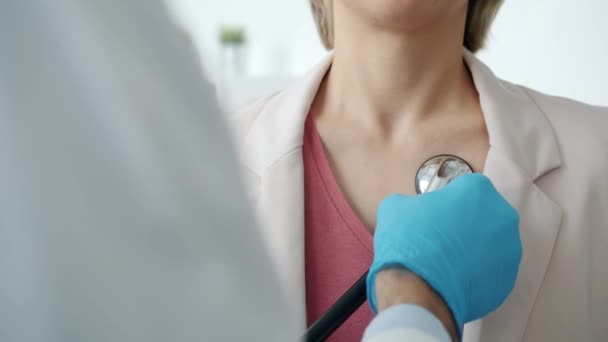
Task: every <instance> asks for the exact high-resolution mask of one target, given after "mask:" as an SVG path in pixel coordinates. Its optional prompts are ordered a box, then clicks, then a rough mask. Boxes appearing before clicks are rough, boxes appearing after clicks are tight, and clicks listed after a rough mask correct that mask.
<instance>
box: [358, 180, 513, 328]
mask: <svg viewBox="0 0 608 342" xmlns="http://www.w3.org/2000/svg"><path fill="white" fill-rule="evenodd" d="M521 255H522V246H521V240H520V237H519V215H518V214H517V211H516V210H515V209H513V207H511V205H509V203H507V201H506V200H505V199H504V198H503V197H502V196H501V195H500V194H499V193H498V192H497V191H496V189H495V188H494V186H493V185H492V183H491V182H490V180H489V179H488V178H487V177H485V176H483V175H481V174H471V175H464V176H460V177H458V178H457V179H455V180H454V181H452V182H451V183H450V184H449V185H448V186H446V187H445V188H444V189H441V190H438V191H435V192H431V193H426V194H424V195H419V196H402V195H393V196H390V197H388V198H386V199H385V200H384V201H382V203H381V204H380V207H379V209H378V221H377V226H376V232H375V234H374V262H373V264H372V266H371V268H370V272H369V275H368V278H367V294H368V299H369V302H370V305H371V307H372V309H373V310H374V311H376V296H375V292H376V291H375V280H376V274H377V273H378V272H379V271H381V270H384V269H387V268H390V267H394V266H401V267H404V268H406V269H408V270H410V271H411V272H413V273H416V274H417V275H418V276H419V277H421V278H422V279H424V280H425V281H426V282H427V283H428V284H429V285H430V286H431V287H432V288H433V289H434V290H435V291H436V292H437V293H438V294H439V295H441V296H442V298H443V300H444V301H445V302H446V304H447V305H448V306H449V308H450V309H451V311H452V315H453V316H454V319H455V321H456V324H457V328H458V332H459V334H460V336H462V326H463V325H464V323H467V322H470V321H473V320H476V319H479V318H481V317H483V316H485V315H487V314H488V313H490V312H492V311H494V310H495V309H496V308H498V307H499V306H500V305H501V304H502V303H503V301H504V300H505V299H506V298H507V296H508V295H509V293H511V291H512V290H513V287H514V286H515V280H516V278H517V273H518V270H519V264H520V262H521Z"/></svg>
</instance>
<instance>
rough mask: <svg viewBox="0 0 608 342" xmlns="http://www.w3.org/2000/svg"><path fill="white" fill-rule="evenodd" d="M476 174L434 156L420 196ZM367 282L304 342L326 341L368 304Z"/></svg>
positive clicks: (422, 174)
mask: <svg viewBox="0 0 608 342" xmlns="http://www.w3.org/2000/svg"><path fill="white" fill-rule="evenodd" d="M473 172H474V171H473V168H472V167H471V165H470V164H469V163H467V161H466V160H464V159H462V158H460V157H457V156H454V155H450V154H441V155H437V156H434V157H432V158H429V159H428V160H426V161H425V162H423V163H422V165H420V167H419V168H418V171H417V172H416V176H415V178H414V186H415V189H416V193H417V194H418V195H421V194H424V193H427V192H432V191H435V190H439V189H441V188H443V187H444V186H446V185H448V184H449V183H450V182H451V181H453V180H454V179H456V178H457V177H459V176H461V175H464V174H468V173H473ZM366 278H367V272H365V274H364V275H363V276H361V278H359V280H357V281H356V282H355V284H354V285H353V286H352V287H351V288H350V289H349V290H348V291H346V292H345V293H344V295H342V297H340V299H338V301H337V302H336V303H335V304H334V305H333V306H332V307H331V308H329V310H327V312H326V313H325V314H324V315H323V316H321V318H319V319H318V320H317V321H316V322H315V323H314V324H313V325H311V326H310V327H309V328H308V330H306V334H305V335H304V337H303V340H304V341H306V342H319V341H324V340H325V339H327V338H328V337H329V336H330V335H331V334H332V333H333V332H334V331H336V329H338V328H339V327H340V326H341V325H342V323H344V322H345V321H346V320H347V319H348V318H349V317H350V316H351V315H352V314H353V313H354V312H355V311H356V310H357V309H358V308H359V307H360V306H361V305H362V304H363V303H364V302H365V301H366V300H367V292H366V286H365V280H366Z"/></svg>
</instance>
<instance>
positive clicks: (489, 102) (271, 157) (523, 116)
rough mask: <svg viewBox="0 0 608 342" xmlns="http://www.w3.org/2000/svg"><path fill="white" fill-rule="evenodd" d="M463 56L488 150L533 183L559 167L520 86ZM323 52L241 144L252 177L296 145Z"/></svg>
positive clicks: (544, 124) (324, 67)
mask: <svg viewBox="0 0 608 342" xmlns="http://www.w3.org/2000/svg"><path fill="white" fill-rule="evenodd" d="M463 56H464V59H465V62H466V64H467V65H468V67H469V70H470V71H471V75H472V77H473V80H474V83H475V87H476V88H477V91H478V93H479V99H480V103H481V107H482V110H483V113H484V117H485V121H486V126H487V129H488V134H489V139H490V146H491V147H492V148H495V149H498V150H499V151H500V152H501V153H504V154H505V155H506V156H507V157H508V158H509V159H511V160H512V161H514V162H515V163H516V164H518V165H519V166H520V167H521V168H522V169H523V171H524V172H525V173H526V174H527V175H528V177H529V178H530V180H532V181H534V180H536V179H537V178H538V177H540V176H542V175H543V174H545V173H547V172H549V171H551V170H553V169H555V168H558V167H559V166H560V165H561V162H562V160H561V154H560V150H559V147H558V144H557V139H556V137H555V133H554V131H553V128H552V127H551V125H550V123H549V121H548V119H547V118H546V117H545V115H544V113H543V112H542V111H541V110H540V108H539V107H538V106H537V105H536V103H535V102H534V101H533V100H532V98H531V97H530V96H529V95H528V94H527V93H526V91H525V90H524V89H523V88H522V87H517V86H514V85H512V84H510V83H507V82H504V81H502V80H500V79H498V78H497V77H496V76H495V75H494V74H493V73H492V71H491V70H490V69H489V68H488V67H487V66H486V65H485V64H484V63H483V62H481V61H480V60H479V59H478V58H477V57H476V56H475V55H473V54H472V53H471V52H469V51H467V50H464V51H463ZM332 57H333V55H332V54H331V53H329V54H328V55H327V56H326V57H325V58H323V60H322V61H321V62H320V63H318V64H317V65H316V66H315V67H314V68H313V69H312V71H310V72H309V73H308V74H307V75H306V76H304V77H303V78H302V79H300V80H299V81H296V82H295V83H293V84H292V85H291V86H290V87H288V88H286V89H285V90H283V91H282V92H279V93H277V94H276V95H274V96H273V97H271V98H270V99H269V100H268V101H267V102H266V104H265V106H264V107H263V108H262V111H261V113H260V114H259V115H258V117H257V119H256V120H255V122H254V123H253V124H252V126H251V129H250V130H249V133H248V134H247V136H246V137H245V140H244V146H243V148H244V153H243V162H244V163H245V165H246V166H247V167H248V168H249V169H250V170H252V171H253V172H254V173H256V174H257V175H261V174H262V173H263V172H264V170H265V169H266V168H267V167H268V166H270V165H272V164H274V163H275V162H276V161H278V160H279V159H281V158H282V157H283V156H285V155H286V154H288V153H289V152H291V151H293V150H294V149H296V148H298V147H301V146H302V139H303V132H304V122H305V120H306V116H307V115H308V112H309V111H310V106H311V104H312V102H313V100H314V98H315V96H316V93H317V91H318V89H319V86H320V84H321V81H322V80H323V78H324V77H325V74H326V73H327V71H328V70H329V68H330V66H331V62H332Z"/></svg>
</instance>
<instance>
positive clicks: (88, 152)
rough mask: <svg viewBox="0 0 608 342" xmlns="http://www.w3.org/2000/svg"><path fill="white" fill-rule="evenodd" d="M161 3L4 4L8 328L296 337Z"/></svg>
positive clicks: (216, 127) (146, 335)
mask: <svg viewBox="0 0 608 342" xmlns="http://www.w3.org/2000/svg"><path fill="white" fill-rule="evenodd" d="M180 35H181V33H179V32H178V31H177V30H175V29H174V28H173V27H172V25H171V24H170V20H169V17H168V16H167V12H166V11H165V9H164V6H163V5H162V4H161V2H159V1H152V0H98V1H90V0H53V1H43V0H40V1H37V0H17V1H8V2H5V3H3V4H2V10H1V11H0V279H1V280H0V340H1V341H3V342H17V341H19V342H40V341H49V342H83V341H86V342H102V341H103V342H107V341H112V342H119V341H124V342H127V341H128V342H139V341H141V342H143V341H145V342H153V341H159V342H160V341H163V342H167V341H277V342H284V341H288V340H293V339H294V338H293V337H294V336H297V335H298V334H299V333H300V331H296V330H295V329H293V326H294V325H292V324H291V321H290V318H289V315H288V313H287V310H286V308H285V306H284V305H283V298H282V295H281V291H280V290H279V287H278V285H277V283H276V281H275V276H274V274H273V273H272V272H271V270H270V267H268V266H267V264H268V262H267V261H266V260H267V258H266V255H265V253H264V251H263V250H262V247H261V242H260V239H259V237H258V235H257V232H256V229H254V228H253V227H252V225H253V224H252V218H251V217H252V216H253V215H250V212H249V209H248V207H247V205H246V203H245V200H244V199H243V198H244V196H243V191H242V189H241V186H240V182H239V181H237V177H238V171H237V166H236V165H237V163H236V161H235V160H234V159H236V158H234V157H233V153H232V152H231V149H230V145H229V143H228V138H227V136H226V134H225V130H224V125H223V122H222V120H221V116H220V115H219V114H218V111H217V108H216V107H215V106H213V105H212V104H213V103H214V101H213V100H212V97H211V95H210V94H211V89H210V86H209V85H208V84H205V83H204V82H203V81H202V78H201V75H200V73H199V68H198V65H197V63H196V62H195V60H196V59H195V58H194V54H192V53H191V51H189V50H188V45H187V44H186V42H185V40H183V39H182V38H183V37H180Z"/></svg>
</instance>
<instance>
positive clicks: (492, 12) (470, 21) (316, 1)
mask: <svg viewBox="0 0 608 342" xmlns="http://www.w3.org/2000/svg"><path fill="white" fill-rule="evenodd" d="M309 1H310V7H311V9H312V14H313V16H314V19H315V23H316V24H317V30H318V31H319V35H320V36H321V42H322V43H323V46H325V48H327V49H332V48H333V46H334V27H333V7H332V4H331V2H332V0H309ZM502 2H503V0H469V8H468V14H467V23H466V30H465V35H464V42H463V45H464V47H466V48H467V49H468V50H470V51H472V52H476V51H478V50H480V49H481V48H482V47H483V45H484V43H485V40H486V38H487V36H488V31H489V30H490V26H491V25H492V21H494V17H495V16H496V13H497V12H498V9H499V8H500V6H501V5H502Z"/></svg>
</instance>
